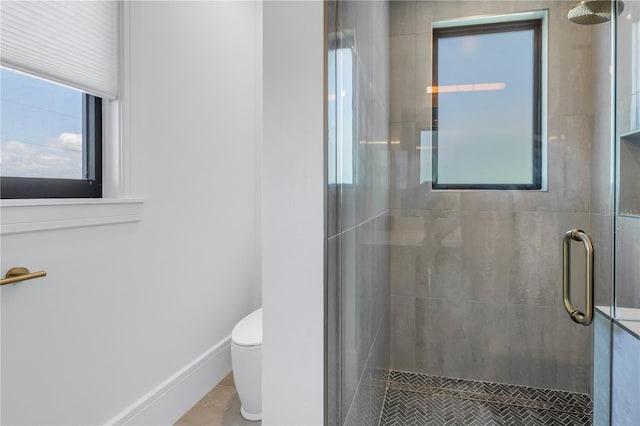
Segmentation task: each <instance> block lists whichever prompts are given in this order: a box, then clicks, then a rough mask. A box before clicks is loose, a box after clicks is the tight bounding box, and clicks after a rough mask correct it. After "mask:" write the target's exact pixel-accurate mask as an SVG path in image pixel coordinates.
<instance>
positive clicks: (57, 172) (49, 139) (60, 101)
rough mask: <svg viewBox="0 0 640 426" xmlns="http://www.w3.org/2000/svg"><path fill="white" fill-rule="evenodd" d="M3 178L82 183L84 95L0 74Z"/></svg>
mask: <svg viewBox="0 0 640 426" xmlns="http://www.w3.org/2000/svg"><path fill="white" fill-rule="evenodd" d="M0 79H1V81H0V84H1V86H0V87H1V89H2V90H1V94H2V96H1V101H0V102H1V103H0V120H1V121H0V123H1V126H0V175H1V176H7V177H9V176H12V177H37V178H64V179H83V178H85V176H84V172H83V158H84V156H83V145H82V129H83V104H82V103H83V93H82V92H80V91H78V90H74V89H70V88H67V87H64V86H61V85H58V84H54V83H50V82H47V81H45V80H41V79H38V78H34V77H30V76H28V75H25V74H21V73H18V72H14V71H11V70H8V69H5V68H0Z"/></svg>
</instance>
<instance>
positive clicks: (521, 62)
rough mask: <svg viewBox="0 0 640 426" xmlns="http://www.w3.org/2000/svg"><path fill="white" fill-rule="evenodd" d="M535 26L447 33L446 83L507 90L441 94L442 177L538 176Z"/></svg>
mask: <svg viewBox="0 0 640 426" xmlns="http://www.w3.org/2000/svg"><path fill="white" fill-rule="evenodd" d="M532 49H533V30H523V31H514V32H508V33H496V34H481V35H473V36H464V37H448V38H441V39H440V40H439V43H438V85H439V86H448V85H465V84H492V83H500V84H503V85H504V88H503V89H501V90H489V91H467V92H460V93H441V94H439V96H438V126H439V127H438V181H439V182H440V183H488V184H491V183H510V184H513V183H531V179H532V174H533V171H532V167H533V154H532V152H533V149H532V132H533V50H532Z"/></svg>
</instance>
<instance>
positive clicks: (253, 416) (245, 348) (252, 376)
mask: <svg viewBox="0 0 640 426" xmlns="http://www.w3.org/2000/svg"><path fill="white" fill-rule="evenodd" d="M231 364H232V367H233V379H234V381H235V384H236V389H237V391H238V397H239V398H240V403H241V408H240V413H241V414H242V417H244V418H245V419H247V420H252V421H257V420H261V419H262V308H260V309H258V310H256V311H253V312H252V313H250V314H249V315H247V316H246V317H244V318H243V319H241V320H240V321H239V322H238V324H236V326H235V327H234V328H233V331H232V332H231Z"/></svg>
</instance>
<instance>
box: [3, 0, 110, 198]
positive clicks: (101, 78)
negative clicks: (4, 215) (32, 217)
mask: <svg viewBox="0 0 640 426" xmlns="http://www.w3.org/2000/svg"><path fill="white" fill-rule="evenodd" d="M119 16H120V2H116V1H82V2H63V1H55V2H52V1H32V2H21V1H10V2H2V13H1V14H0V33H1V34H0V64H1V65H2V68H0V79H1V85H2V91H1V94H0V107H1V108H2V109H1V111H0V118H1V120H2V128H1V129H0V155H1V157H0V196H1V198H98V197H102V107H103V102H107V101H112V100H116V99H117V97H118V75H119V68H120V67H119V56H120V54H119V48H118V46H119V38H120V21H119ZM69 28H72V29H73V31H70V30H68V29H69ZM113 105H115V104H113Z"/></svg>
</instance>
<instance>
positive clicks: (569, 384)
mask: <svg viewBox="0 0 640 426" xmlns="http://www.w3.org/2000/svg"><path fill="white" fill-rule="evenodd" d="M556 306H557V308H556V309H557V310H558V318H557V327H556V328H557V339H558V341H557V347H558V353H557V357H558V386H557V388H558V389H565V390H568V391H572V392H582V393H590V392H591V384H592V380H593V351H594V349H593V330H594V327H593V326H591V327H585V326H583V325H580V324H576V323H574V322H573V321H571V318H570V317H569V315H568V314H567V312H566V311H565V309H564V306H563V305H562V303H561V302H560V301H558V303H557V304H556Z"/></svg>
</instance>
